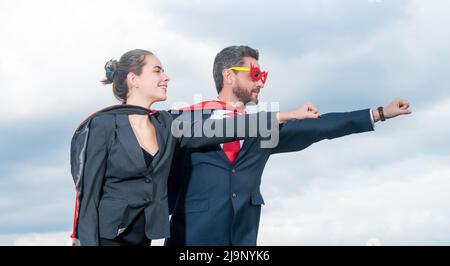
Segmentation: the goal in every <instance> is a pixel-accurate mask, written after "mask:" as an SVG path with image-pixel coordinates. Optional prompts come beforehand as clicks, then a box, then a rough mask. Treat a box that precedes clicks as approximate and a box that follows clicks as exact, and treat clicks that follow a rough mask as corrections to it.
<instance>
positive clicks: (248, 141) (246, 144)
mask: <svg viewBox="0 0 450 266" xmlns="http://www.w3.org/2000/svg"><path fill="white" fill-rule="evenodd" d="M256 139H257V138H246V139H245V140H244V143H243V144H242V147H241V149H240V150H239V153H238V155H237V157H236V160H235V161H234V164H235V165H237V164H238V163H239V161H240V159H241V158H242V157H244V156H245V154H246V153H247V152H248V150H249V149H250V146H251V145H252V143H254V142H255V140H256Z"/></svg>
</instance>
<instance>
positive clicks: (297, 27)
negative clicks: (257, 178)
mask: <svg viewBox="0 0 450 266" xmlns="http://www.w3.org/2000/svg"><path fill="white" fill-rule="evenodd" d="M448 14H450V2H449V1H444V0H442V1H440V0H430V1H422V0H391V1H388V0H302V1H287V0H281V1H256V0H253V1H237V0H236V1H235V0H228V1H198V0H197V1H194V0H192V1H181V0H179V1H150V0H147V1H142V0H135V1H131V2H130V1H128V2H126V1H113V0H108V1H106V0H105V1H97V0H96V1H87V0H77V1H56V0H54V1H51V0H41V1H20V0H17V1H8V0H0V38H1V41H0V51H1V55H0V89H1V95H2V99H3V100H2V104H1V105H0V127H1V130H0V245H67V243H68V241H69V239H68V236H69V233H70V231H71V227H72V221H73V209H74V198H75V191H74V186H73V183H72V178H71V175H70V166H69V148H70V139H71V136H72V133H73V131H74V129H75V127H76V126H77V125H78V123H79V122H80V121H81V120H82V119H83V118H84V117H86V116H87V115H89V114H90V113H92V112H93V111H95V110H97V109H99V108H102V107H104V106H107V105H111V104H115V103H116V102H115V100H114V98H113V96H112V93H111V88H110V87H107V86H102V85H101V84H100V82H99V80H101V79H102V78H103V75H104V71H103V66H104V64H105V62H106V61H107V60H109V59H111V58H115V59H118V58H119V57H120V55H121V54H123V53H124V52H126V51H128V50H131V49H135V48H143V49H148V50H151V51H153V52H154V53H155V54H156V55H157V56H158V57H159V58H160V60H161V61H162V63H163V65H164V67H165V68H166V73H167V74H168V75H169V76H170V77H171V78H172V81H171V82H170V85H169V91H168V101H166V102H164V103H159V104H157V105H156V106H154V107H156V108H159V109H168V108H170V107H172V106H173V104H175V103H180V102H185V103H191V102H194V101H197V100H198V99H203V100H207V99H213V98H215V96H216V94H215V87H214V83H213V79H212V62H213V60H214V56H215V55H216V53H217V52H218V51H220V50H221V49H222V48H224V47H226V46H229V45H241V44H245V45H249V46H252V47H254V48H257V49H258V50H259V51H260V55H261V58H260V63H261V65H262V67H263V68H264V69H267V70H268V71H269V72H270V73H269V79H268V82H267V83H266V86H265V88H264V89H263V91H262V93H261V95H260V97H261V101H265V102H278V103H279V104H280V108H281V110H289V109H291V108H293V107H296V106H299V105H301V104H303V103H304V102H305V101H312V102H313V103H315V104H316V105H317V106H318V107H319V109H320V111H321V112H322V113H327V112H333V111H352V110H357V109H363V108H369V107H370V108H373V107H377V106H379V105H386V104H388V103H389V102H390V101H391V100H392V99H393V98H395V97H396V96H401V97H403V98H406V99H408V100H409V101H410V102H411V105H412V109H413V112H414V113H413V114H412V115H410V116H407V117H399V118H396V119H393V120H389V121H387V122H385V123H377V125H376V131H375V132H371V133H364V134H359V135H353V136H349V137H345V138H341V139H337V140H332V141H322V142H320V143H317V144H314V145H313V146H311V147H310V148H308V149H307V150H304V151H301V152H298V153H290V154H282V155H276V156H273V157H272V158H271V159H270V160H269V163H268V165H267V167H266V170H265V173H264V175H263V182H262V183H263V184H262V192H263V196H264V198H265V202H266V205H265V206H264V207H263V211H262V217H261V226H260V232H259V239H258V244H259V245H450V211H449V210H450V193H448V192H449V191H450V164H449V162H450V141H449V137H448V136H450V123H449V121H450V75H449V70H450V29H449V28H448V25H450V16H449V15H448ZM445 25H447V26H445ZM194 95H196V96H194ZM160 243H161V242H160V241H159V242H158V241H157V242H156V243H155V244H160Z"/></svg>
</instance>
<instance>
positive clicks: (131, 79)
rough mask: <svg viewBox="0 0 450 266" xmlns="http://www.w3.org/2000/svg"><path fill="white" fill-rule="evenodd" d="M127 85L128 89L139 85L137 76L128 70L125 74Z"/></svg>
mask: <svg viewBox="0 0 450 266" xmlns="http://www.w3.org/2000/svg"><path fill="white" fill-rule="evenodd" d="M127 85H128V89H133V88H137V87H139V82H138V76H137V75H136V74H134V73H133V72H128V74H127Z"/></svg>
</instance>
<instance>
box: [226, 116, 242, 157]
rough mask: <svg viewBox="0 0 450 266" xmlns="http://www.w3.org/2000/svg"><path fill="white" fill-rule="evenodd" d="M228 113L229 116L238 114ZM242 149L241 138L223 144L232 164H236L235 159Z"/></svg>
mask: <svg viewBox="0 0 450 266" xmlns="http://www.w3.org/2000/svg"><path fill="white" fill-rule="evenodd" d="M226 115H228V116H236V115H237V113H236V112H229V113H227V114H226ZM240 149H241V142H240V141H239V140H235V141H231V142H227V143H224V144H223V152H224V153H225V155H226V156H227V157H228V160H230V163H231V164H234V161H235V160H236V157H237V156H238V154H239V150H240Z"/></svg>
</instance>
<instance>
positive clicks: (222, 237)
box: [166, 46, 411, 245]
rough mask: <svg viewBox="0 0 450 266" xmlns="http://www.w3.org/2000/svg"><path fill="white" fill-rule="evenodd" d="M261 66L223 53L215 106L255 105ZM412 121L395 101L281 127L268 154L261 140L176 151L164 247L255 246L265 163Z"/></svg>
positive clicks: (244, 50)
mask: <svg viewBox="0 0 450 266" xmlns="http://www.w3.org/2000/svg"><path fill="white" fill-rule="evenodd" d="M258 58H259V54H258V51H257V50H254V49H252V48H250V47H248V46H231V47H227V48H225V49H223V50H222V51H221V52H219V53H218V54H217V56H216V58H215V61H214V69H213V74H214V81H215V83H216V88H217V92H218V94H219V95H218V99H219V101H217V102H218V103H223V102H225V103H227V104H230V105H234V106H242V105H245V104H247V103H250V102H254V103H257V102H258V95H259V93H260V90H261V88H263V87H264V83H265V81H266V78H267V72H262V71H261V70H260V69H259V63H258ZM195 106H198V105H194V106H193V107H192V108H196V107H195ZM311 106H312V105H311ZM312 107H313V106H312ZM217 110H220V108H219V107H217ZM409 113H411V111H410V110H409V104H408V102H407V101H405V100H402V99H399V98H397V99H395V100H394V101H393V102H391V103H390V104H389V105H388V106H386V107H385V108H382V107H380V108H376V109H373V110H371V109H365V110H360V111H354V112H348V113H329V114H325V115H322V116H321V117H320V118H318V119H306V120H295V119H294V120H290V121H287V122H286V123H284V124H281V125H280V129H279V143H278V145H276V146H275V147H273V148H263V147H261V144H262V143H261V142H262V141H263V138H253V139H246V140H245V141H240V142H239V141H236V142H231V143H226V144H222V145H217V146H216V147H214V148H200V149H192V150H183V151H180V152H179V154H178V156H177V159H175V160H174V162H175V163H174V164H173V168H172V173H171V177H170V181H169V186H170V188H171V191H170V193H169V198H170V200H171V201H172V202H173V204H174V209H173V214H172V217H171V237H170V238H169V239H167V240H166V244H167V245H256V240H257V234H258V227H259V219H260V212H261V205H262V204H264V200H263V197H262V195H261V193H260V184H261V176H262V173H263V170H264V167H265V164H266V162H267V160H268V159H269V156H270V155H272V154H276V153H282V152H293V151H300V150H302V149H304V148H306V147H308V146H310V145H311V144H313V143H315V142H318V141H320V140H323V139H333V138H337V137H342V136H346V135H350V134H353V133H361V132H366V131H373V130H374V126H373V124H374V123H375V122H378V121H380V120H382V121H384V120H385V119H388V118H393V117H396V116H398V115H402V114H409ZM213 115H214V113H213Z"/></svg>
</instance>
